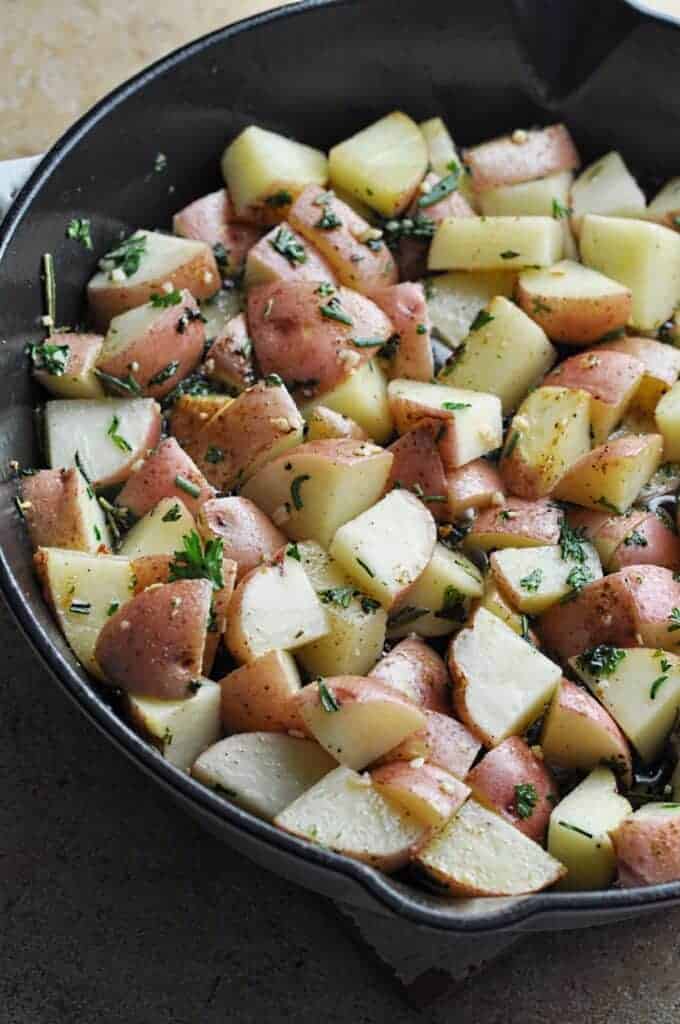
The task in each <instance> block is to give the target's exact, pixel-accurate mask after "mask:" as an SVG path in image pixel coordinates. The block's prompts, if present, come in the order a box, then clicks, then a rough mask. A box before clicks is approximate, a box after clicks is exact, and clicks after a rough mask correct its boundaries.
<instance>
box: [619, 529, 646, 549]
mask: <svg viewBox="0 0 680 1024" xmlns="http://www.w3.org/2000/svg"><path fill="white" fill-rule="evenodd" d="M623 543H624V545H625V547H627V548H646V547H647V544H648V543H649V542H648V540H647V538H646V537H645V535H644V533H640V531H639V530H633V531H632V532H631V533H629V534H628V536H627V537H626V538H625V539H624V541H623Z"/></svg>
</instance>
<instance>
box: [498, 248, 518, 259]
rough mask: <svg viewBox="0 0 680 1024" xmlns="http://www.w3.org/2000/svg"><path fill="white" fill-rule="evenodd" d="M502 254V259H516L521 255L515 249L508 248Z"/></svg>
mask: <svg viewBox="0 0 680 1024" xmlns="http://www.w3.org/2000/svg"><path fill="white" fill-rule="evenodd" d="M500 255H501V259H502V260H514V259H516V258H517V257H518V256H519V253H518V252H515V250H514V249H506V250H505V252H502V253H501V254H500Z"/></svg>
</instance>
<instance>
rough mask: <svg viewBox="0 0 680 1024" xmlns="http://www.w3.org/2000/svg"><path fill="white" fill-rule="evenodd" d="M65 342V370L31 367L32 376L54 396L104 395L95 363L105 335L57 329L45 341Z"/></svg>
mask: <svg viewBox="0 0 680 1024" xmlns="http://www.w3.org/2000/svg"><path fill="white" fill-rule="evenodd" d="M50 343H51V344H55V345H59V346H65V347H66V348H67V349H68V353H67V356H68V359H67V362H66V369H65V371H64V373H48V372H47V370H44V369H43V370H38V369H36V368H34V369H33V374H34V376H35V379H36V380H37V381H38V382H39V383H40V384H41V385H42V387H44V388H45V389H46V390H47V391H49V393H50V394H51V395H54V396H55V397H56V398H105V397H106V392H105V391H104V386H103V385H102V383H101V381H100V380H99V378H98V377H97V375H96V374H95V372H94V371H95V367H96V365H97V359H98V358H99V353H100V352H101V350H102V345H103V344H104V339H103V337H102V336H101V335H100V334H80V333H73V334H71V333H70V332H63V333H62V332H60V333H59V336H58V337H56V338H53V339H52V340H51V342H48V344H50Z"/></svg>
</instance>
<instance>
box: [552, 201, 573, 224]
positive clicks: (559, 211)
mask: <svg viewBox="0 0 680 1024" xmlns="http://www.w3.org/2000/svg"><path fill="white" fill-rule="evenodd" d="M573 212H574V211H573V210H572V208H571V206H564V205H563V204H562V203H561V202H560V201H559V199H553V201H552V215H553V217H554V218H555V220H562V218H563V217H571V215H572V213H573Z"/></svg>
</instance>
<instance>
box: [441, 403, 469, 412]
mask: <svg viewBox="0 0 680 1024" xmlns="http://www.w3.org/2000/svg"><path fill="white" fill-rule="evenodd" d="M471 408H472V404H471V403H470V402H442V409H446V410H447V412H459V411H460V410H461V409H471Z"/></svg>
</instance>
